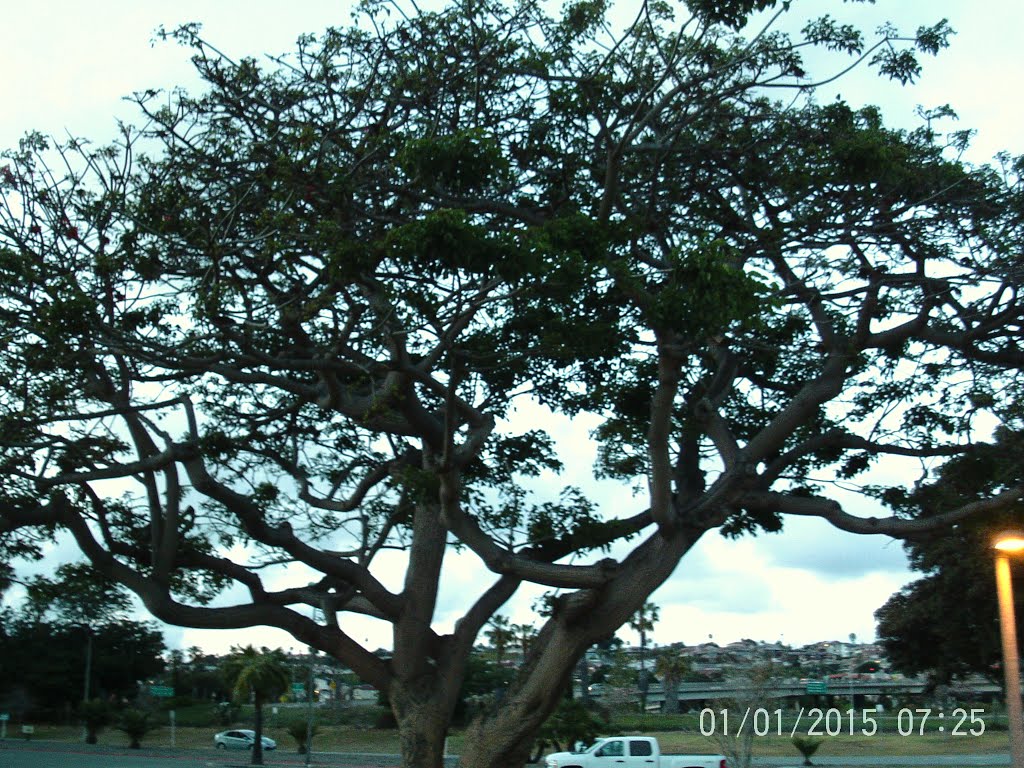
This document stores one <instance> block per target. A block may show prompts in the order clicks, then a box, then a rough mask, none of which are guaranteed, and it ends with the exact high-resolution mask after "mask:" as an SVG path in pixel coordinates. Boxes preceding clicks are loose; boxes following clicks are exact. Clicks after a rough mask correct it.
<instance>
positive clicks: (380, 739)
mask: <svg viewBox="0 0 1024 768" xmlns="http://www.w3.org/2000/svg"><path fill="white" fill-rule="evenodd" d="M245 725H246V724H244V723H243V724H242V725H240V726H239V727H245ZM220 730H224V728H222V727H219V726H217V727H206V728H188V727H184V728H182V727H179V728H177V729H176V732H175V745H176V746H177V747H178V748H182V749H200V748H202V749H209V748H211V747H212V746H213V735H214V733H216V732H217V731H220ZM265 732H266V735H268V736H270V737H271V738H273V739H275V740H277V743H278V749H280V750H283V751H287V752H291V751H294V750H295V748H296V744H295V740H294V739H293V738H292V737H291V736H289V735H288V734H287V732H286V731H285V729H284V726H283V725H270V726H268V727H267V728H266V731H265ZM622 732H624V733H630V732H631V731H630V730H629V729H623V730H622ZM633 732H635V731H633ZM10 735H11V734H9V736H10ZM649 735H651V736H656V737H657V738H658V741H659V742H660V743H661V745H662V748H663V749H664V750H665V751H666V752H683V753H698V754H699V753H709V752H717V751H718V746H717V745H716V744H715V742H714V740H713V739H712V738H710V737H707V736H702V735H700V733H692V732H686V731H678V730H674V731H650V732H649ZM33 738H34V739H44V740H54V741H67V742H77V741H80V740H81V738H82V730H81V728H78V727H69V726H48V725H40V726H37V727H36V733H35V735H34V737H33ZM462 740H463V733H462V732H461V731H456V732H454V733H452V735H451V737H450V738H449V751H450V752H452V753H454V754H458V753H459V752H460V751H461V749H462ZM99 741H100V744H105V745H111V746H127V745H128V737H127V736H125V735H124V734H123V733H121V732H120V731H116V730H114V729H107V730H104V731H102V732H101V733H100V738H99ZM142 743H143V746H150V747H169V746H170V743H171V741H170V728H169V727H167V726H164V727H161V728H159V729H157V730H155V731H153V732H152V733H150V734H148V735H147V736H146V738H145V739H144V740H143V742H142ZM313 748H314V750H315V751H324V752H377V753H397V752H398V751H399V746H398V734H397V732H396V731H394V730H376V729H365V728H352V727H345V726H330V725H328V726H321V732H320V733H319V734H318V735H317V736H316V738H315V739H314V740H313ZM1008 751H1009V737H1008V735H1007V733H1006V732H1001V731H995V732H991V733H986V734H984V735H983V736H978V737H974V736H960V737H954V736H949V735H941V734H928V735H925V736H917V735H914V736H900V735H898V734H895V735H894V734H889V733H886V734H880V735H877V736H860V735H857V736H849V735H842V736H832V737H829V736H826V737H824V738H823V742H822V745H821V747H820V748H819V750H818V752H817V754H816V755H815V757H826V756H828V757H841V756H844V757H845V756H854V755H863V756H884V755H908V756H909V755H918V756H921V755H951V754H971V753H978V754H988V753H998V752H1008ZM753 752H754V755H755V756H759V757H767V756H783V757H793V758H794V760H797V759H799V753H798V752H797V750H796V748H795V747H794V746H793V744H792V742H791V741H790V739H789V737H788V736H761V737H755V738H754V742H753Z"/></svg>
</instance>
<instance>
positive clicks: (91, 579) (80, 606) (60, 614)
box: [0, 563, 166, 719]
mask: <svg viewBox="0 0 1024 768" xmlns="http://www.w3.org/2000/svg"><path fill="white" fill-rule="evenodd" d="M26 586H27V589H26V594H25V596H24V599H23V600H22V601H21V602H20V603H18V604H15V605H13V606H12V607H10V608H3V609H0V660H2V661H0V664H2V667H0V669H2V672H3V674H2V675H0V707H3V708H4V709H5V710H12V711H13V712H14V713H15V715H16V717H17V718H19V719H21V718H25V717H32V716H39V715H46V716H50V717H55V718H58V719H60V718H64V717H67V715H68V713H69V712H70V711H71V709H72V708H74V707H75V706H77V705H79V704H80V703H81V702H82V697H83V687H85V688H86V689H87V690H88V691H89V693H90V696H94V697H97V699H99V700H100V701H99V706H100V708H101V709H102V707H103V706H105V705H106V704H107V702H109V701H110V700H111V699H113V700H118V701H119V700H122V699H134V698H135V696H136V694H137V693H138V686H139V681H140V680H146V679H150V678H152V677H154V676H156V675H157V674H159V673H160V672H162V671H163V669H164V660H163V653H164V651H165V650H166V648H165V647H164V640H163V634H162V633H161V632H160V630H159V629H157V628H156V627H154V626H153V625H152V624H150V623H148V622H139V621H133V620H131V619H129V618H128V616H127V613H126V609H127V608H128V606H129V604H130V603H129V600H128V596H127V594H126V593H125V590H124V587H120V586H119V585H117V584H116V583H114V582H110V581H109V580H107V579H104V578H102V577H101V576H99V575H98V574H96V573H94V572H92V571H91V570H90V569H89V568H87V567H84V566H83V565H82V564H81V563H76V564H65V565H62V566H60V567H58V568H57V569H56V571H55V574H54V577H53V578H47V577H42V576H37V577H35V578H33V579H31V580H30V581H28V582H27V584H26ZM90 645H91V654H90V652H89V650H88V649H89V647H90ZM41 648H45V649H46V652H45V653H42V652H40V649H41ZM89 655H91V658H88V659H87V656H89ZM86 674H88V677H89V683H88V685H85V686H83V682H84V678H85V676H86Z"/></svg>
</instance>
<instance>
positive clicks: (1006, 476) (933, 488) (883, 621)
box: [875, 432, 1024, 685]
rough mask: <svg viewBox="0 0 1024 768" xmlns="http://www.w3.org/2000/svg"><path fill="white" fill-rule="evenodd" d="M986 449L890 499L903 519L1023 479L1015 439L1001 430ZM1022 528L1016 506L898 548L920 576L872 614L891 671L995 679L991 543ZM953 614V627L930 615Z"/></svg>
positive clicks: (1021, 511)
mask: <svg viewBox="0 0 1024 768" xmlns="http://www.w3.org/2000/svg"><path fill="white" fill-rule="evenodd" d="M997 438H998V439H997V440H996V441H995V442H994V443H993V444H992V445H988V446H979V447H978V450H976V451H974V452H972V453H971V454H970V455H967V456H962V457H957V458H955V459H952V460H950V461H949V462H947V463H946V464H945V465H944V466H943V467H942V470H941V472H939V473H938V474H937V476H936V477H935V478H934V479H933V480H932V481H931V482H928V483H922V484H921V485H919V486H918V487H916V488H915V489H913V491H911V492H909V493H898V494H893V495H894V498H893V503H894V504H897V505H899V507H900V508H902V509H904V510H905V512H906V514H914V515H915V516H918V517H927V516H929V515H934V514H936V513H937V512H938V511H939V510H941V509H944V508H946V507H948V506H950V505H952V504H962V503H964V502H965V501H966V500H970V499H981V498H986V497H989V496H991V495H992V493H993V492H994V490H995V489H997V488H1000V487H1003V486H1005V485H1007V484H1008V483H1017V482H1020V480H1021V478H1022V477H1024V471H1022V470H1024V462H1022V460H1021V448H1022V447H1024V446H1022V445H1021V437H1020V434H1019V433H1009V432H1001V433H1000V434H999V435H997ZM1022 523H1024V506H1022V505H1021V503H1020V502H1018V503H1017V504H1014V505H1013V506H1011V507H1009V508H1008V509H1006V510H1004V511H1002V512H1000V513H999V514H996V515H991V516H987V517H985V518H984V519H980V520H972V521H968V522H964V523H961V524H959V525H957V526H956V527H955V528H954V530H953V531H951V532H949V533H947V534H946V535H943V536H927V537H922V538H919V539H914V540H911V541H908V542H906V543H905V545H904V547H905V549H906V551H907V554H908V556H909V559H910V565H911V567H912V568H913V569H914V570H916V571H919V572H921V573H922V574H923V576H922V577H921V578H919V579H918V580H917V581H914V582H911V583H910V584H908V585H907V586H906V587H904V588H903V589H902V590H900V591H899V592H897V593H896V594H894V595H893V596H892V597H891V598H890V599H889V600H888V601H887V602H886V603H885V605H883V606H882V607H881V608H879V609H878V611H877V612H876V613H875V616H876V617H877V619H878V639H879V641H880V642H881V643H882V645H883V647H884V648H885V654H886V656H887V658H888V659H889V660H890V661H891V662H892V664H893V666H894V667H896V668H897V669H899V670H900V671H901V672H904V673H906V674H926V675H928V677H929V678H930V681H931V683H933V684H943V685H945V684H949V683H950V682H951V681H952V680H953V678H955V677H964V676H967V675H970V674H980V675H984V676H986V677H988V678H989V679H992V680H997V681H1000V682H1001V681H1002V669H1001V663H1002V647H1001V644H1000V629H999V609H998V605H997V600H996V589H995V584H994V580H993V568H992V564H993V552H992V543H993V541H994V539H995V536H996V534H998V533H1000V532H1002V531H1004V530H1006V529H1007V528H1011V529H1012V528H1017V529H1019V528H1020V527H1021V525H1022ZM1014 574H1015V577H1014V587H1015V589H1014V599H1015V602H1016V606H1017V610H1016V615H1017V634H1018V637H1020V636H1021V634H1022V633H1021V626H1022V625H1024V571H1022V570H1021V569H1020V567H1019V566H1017V567H1015V568H1014ZM942 616H955V617H956V620H955V621H939V620H937V617H942Z"/></svg>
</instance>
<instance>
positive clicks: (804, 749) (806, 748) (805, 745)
mask: <svg viewBox="0 0 1024 768" xmlns="http://www.w3.org/2000/svg"><path fill="white" fill-rule="evenodd" d="M793 746H794V747H796V748H797V750H798V751H799V752H800V754H801V755H803V756H804V765H813V763H812V762H811V755H813V754H814V753H815V752H817V751H818V747H820V746H821V739H814V738H811V737H810V736H807V737H804V736H794V737H793Z"/></svg>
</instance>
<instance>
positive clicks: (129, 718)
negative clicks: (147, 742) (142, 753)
mask: <svg viewBox="0 0 1024 768" xmlns="http://www.w3.org/2000/svg"><path fill="white" fill-rule="evenodd" d="M115 727H116V728H117V730H119V731H121V732H122V733H124V734H126V735H127V736H128V747H129V748H130V749H141V748H142V739H143V738H145V736H146V734H147V733H149V732H150V731H153V730H156V729H157V728H159V726H158V725H157V724H156V723H154V722H153V721H152V720H150V713H149V712H146V711H144V710H141V709H126V710H125V711H124V712H122V713H121V718H120V720H119V721H118V723H117V725H116V726H115Z"/></svg>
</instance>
